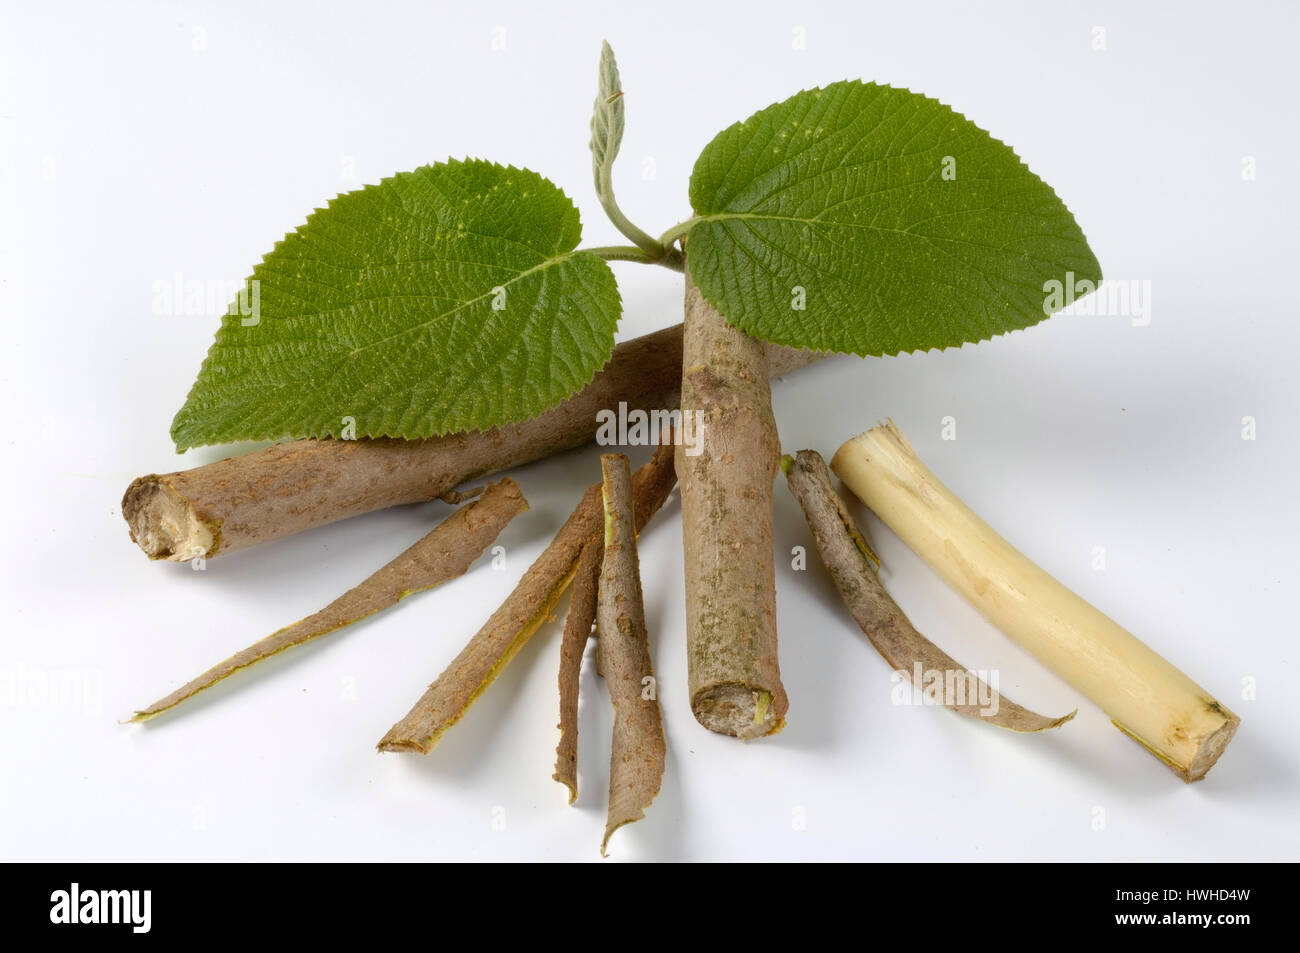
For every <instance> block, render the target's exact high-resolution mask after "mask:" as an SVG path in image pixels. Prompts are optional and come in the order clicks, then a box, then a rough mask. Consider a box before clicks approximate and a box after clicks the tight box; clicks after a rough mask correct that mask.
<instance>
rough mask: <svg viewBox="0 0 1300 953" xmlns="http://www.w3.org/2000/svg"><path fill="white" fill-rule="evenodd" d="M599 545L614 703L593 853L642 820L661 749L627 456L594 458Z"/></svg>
mask: <svg viewBox="0 0 1300 953" xmlns="http://www.w3.org/2000/svg"><path fill="white" fill-rule="evenodd" d="M600 465H601V474H602V476H603V484H602V497H603V500H604V510H605V545H604V555H603V559H602V562H601V570H600V587H599V592H598V597H597V607H596V619H597V625H598V627H599V632H600V651H601V657H602V659H603V665H604V668H605V685H606V687H607V688H608V689H609V698H610V701H611V702H612V703H613V706H614V730H613V739H612V741H611V744H610V756H609V810H608V814H607V818H606V823H605V837H604V839H603V840H602V841H601V844H600V852H601V855H602V856H604V854H605V849H606V847H608V845H609V839H610V837H612V836H613V834H614V832H615V831H616V830H618V829H619V828H620V827H623V826H624V825H626V824H631V823H632V822H634V821H639V820H641V818H643V817H645V810H646V808H647V807H649V806H650V803H651V802H652V801H653V800H654V799H655V796H656V795H658V793H659V788H660V785H661V784H662V783H663V774H664V764H665V761H666V747H665V743H664V730H663V720H662V717H661V715H660V712H659V700H658V691H657V686H656V684H655V677H654V667H653V665H652V664H651V661H650V636H649V633H648V632H647V630H646V624H645V602H644V599H643V597H642V592H641V569H640V563H639V560H638V557H637V548H636V524H635V517H634V515H633V512H634V502H633V494H632V475H631V471H630V469H629V467H628V461H627V457H625V456H624V455H623V454H605V455H604V456H602V457H601V458H600Z"/></svg>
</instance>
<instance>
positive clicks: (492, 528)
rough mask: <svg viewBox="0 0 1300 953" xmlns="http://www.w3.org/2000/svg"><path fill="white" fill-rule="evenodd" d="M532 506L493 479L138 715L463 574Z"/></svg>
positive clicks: (511, 484)
mask: <svg viewBox="0 0 1300 953" xmlns="http://www.w3.org/2000/svg"><path fill="white" fill-rule="evenodd" d="M526 509H528V503H527V501H526V500H525V499H524V496H523V494H522V493H521V492H520V490H519V484H517V483H515V481H514V480H511V479H509V478H507V479H504V480H501V481H500V482H498V483H493V484H490V485H489V486H488V487H487V488H486V489H485V490H484V491H483V492H482V494H481V495H480V496H479V497H478V498H477V499H475V500H474V501H473V502H471V503H469V504H467V505H465V506H463V507H461V508H460V509H458V510H457V511H456V512H454V513H452V514H451V516H449V517H447V518H446V519H445V520H443V521H442V522H441V523H440V524H438V525H437V526H436V527H434V529H433V530H432V531H430V532H429V533H428V534H427V535H426V536H425V537H424V538H423V539H421V540H420V541H419V542H417V543H416V544H415V545H413V546H411V547H410V548H409V549H407V550H406V551H405V552H403V553H402V554H401V555H400V556H398V557H397V558H396V559H394V560H393V561H392V562H390V563H388V565H386V566H384V567H383V568H382V569H380V570H379V571H378V572H376V573H375V574H374V575H372V576H371V577H370V578H368V579H367V580H366V581H365V582H363V583H361V585H359V586H357V587H356V588H354V589H349V590H348V591H347V592H346V593H344V594H343V595H341V596H339V598H337V599H335V600H334V601H333V602H331V603H330V604H329V605H328V606H326V607H325V608H324V609H322V610H321V611H320V612H317V613H316V614H315V615H311V616H308V617H307V618H305V619H303V620H302V621H301V622H295V623H294V624H293V625H291V626H289V627H287V628H284V629H280V630H279V631H278V632H274V633H272V634H271V635H268V636H267V637H266V638H264V639H262V640H261V641H260V642H256V643H254V644H253V645H250V646H249V647H248V648H246V649H244V650H243V651H241V652H237V653H235V654H234V655H232V656H231V657H230V658H228V659H226V660H225V661H224V662H222V663H221V664H220V665H217V666H214V667H213V668H210V669H208V671H206V672H204V673H203V674H202V675H200V676H199V677H198V678H196V679H194V680H193V681H191V682H188V683H187V684H185V685H183V686H181V687H180V688H178V689H177V690H176V691H174V692H172V693H171V694H170V695H168V696H167V697H166V698H161V699H159V700H158V701H156V702H154V703H153V704H152V705H150V706H149V707H148V708H144V709H141V710H140V711H138V712H136V713H135V717H134V718H133V719H132V720H133V721H145V720H147V719H149V718H153V717H154V716H156V715H159V714H161V713H163V712H165V711H167V710H168V709H170V708H174V707H175V706H176V705H179V704H180V703H181V702H183V701H185V700H186V699H187V698H190V697H192V696H194V695H197V694H198V693H199V692H201V691H203V690H204V689H205V688H209V687H211V686H212V685H215V684H216V683H217V682H219V681H221V680H222V679H223V678H226V677H227V676H228V675H231V674H233V673H235V672H237V671H239V670H240V669H244V668H248V667H249V666H250V665H255V664H256V663H258V662H260V661H262V659H265V658H269V657H270V656H272V655H275V654H277V653H279V652H283V651H284V650H285V649H287V648H291V647H292V646H295V645H301V644H302V643H304V642H308V641H310V640H311V639H314V638H316V637H318V636H321V635H325V634H327V633H329V632H333V631H335V630H336V629H341V628H343V627H344V626H346V625H350V624H351V623H353V622H356V621H357V620H358V619H364V618H365V617H366V616H368V615H372V614H374V613H376V612H378V611H380V610H381V609H387V608H388V607H389V606H391V605H395V604H396V603H397V602H398V601H399V600H401V599H403V598H405V597H406V596H408V595H410V594H411V593H413V592H420V591H422V590H424V589H430V588H432V587H433V586H436V585H439V584H440V583H444V582H446V581H447V580H449V579H454V578H456V577H457V576H459V575H462V574H463V573H464V572H465V571H466V570H467V569H469V567H470V564H471V563H472V562H474V560H475V559H477V558H478V557H479V556H480V555H482V553H483V552H484V550H486V549H487V548H488V546H490V545H491V544H492V541H493V540H495V539H496V538H497V536H498V535H499V534H500V532H501V530H503V529H504V528H505V527H506V524H507V523H509V522H510V521H511V520H512V519H514V518H515V517H516V516H518V515H519V514H520V513H522V512H523V511H524V510H526Z"/></svg>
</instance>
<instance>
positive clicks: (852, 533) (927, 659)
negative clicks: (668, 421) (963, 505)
mask: <svg viewBox="0 0 1300 953" xmlns="http://www.w3.org/2000/svg"><path fill="white" fill-rule="evenodd" d="M781 471H782V472H783V473H784V474H785V477H786V483H787V485H788V486H789V487H790V492H791V493H793V494H794V497H795V499H797V500H798V501H799V505H800V506H801V507H803V512H804V516H805V518H806V519H807V520H808V528H809V529H811V530H812V533H813V539H814V540H815V541H816V543H817V552H818V553H820V554H821V558H822V562H823V563H825V564H826V568H827V570H828V571H829V572H830V574H831V578H832V579H833V580H834V581H835V587H836V588H837V589H839V592H840V597H841V598H842V599H843V600H844V604H845V605H846V606H848V608H849V612H850V613H851V614H852V615H853V618H854V619H855V620H856V621H857V623H858V625H859V626H860V627H861V629H862V631H863V633H864V634H865V635H866V636H867V639H868V640H870V642H871V644H872V645H873V646H875V647H876V651H878V652H879V653H880V654H881V655H882V656H884V658H885V661H887V662H888V663H889V664H890V665H891V666H892V667H893V669H894V671H895V672H899V673H901V674H903V675H904V676H906V677H907V679H908V680H909V681H911V682H912V684H913V685H916V687H917V688H918V689H922V690H924V691H926V692H927V693H929V695H930V697H931V698H932V699H934V701H935V702H936V703H938V704H942V705H944V706H945V707H947V708H951V709H952V710H953V711H955V712H957V714H959V715H966V716H967V717H969V718H975V719H977V720H979V721H986V722H988V723H989V724H991V725H997V726H999V727H1001V728H1010V729H1011V730H1012V731H1042V730H1043V729H1045V728H1055V727H1057V726H1059V725H1063V724H1064V723H1065V722H1067V721H1069V720H1070V719H1071V718H1073V717H1074V716H1075V714H1076V712H1070V713H1069V714H1068V715H1066V716H1064V717H1063V718H1048V717H1046V716H1044V715H1040V714H1038V713H1036V712H1032V711H1030V710H1029V709H1027V708H1022V707H1021V706H1020V705H1017V704H1016V703H1015V702H1013V701H1012V700H1011V699H1009V698H1006V697H1004V696H1002V695H999V694H998V692H996V691H995V690H994V689H993V688H991V687H989V686H988V685H987V684H985V682H984V681H983V680H982V679H980V678H979V677H978V676H977V675H976V674H975V673H974V672H971V671H969V670H968V669H966V668H965V667H964V666H963V665H961V664H960V663H959V662H957V661H956V660H955V659H953V658H952V657H951V656H950V655H948V654H947V653H945V652H944V651H943V650H942V649H940V648H939V647H938V646H937V645H935V644H934V643H933V642H931V641H930V640H929V639H927V638H926V637H925V636H923V635H922V634H921V633H920V632H918V631H916V628H915V627H914V626H913V625H912V623H911V621H910V620H909V619H908V618H907V616H906V615H905V614H904V613H903V610H902V609H900V608H899V607H898V603H896V602H894V599H893V597H892V596H890V594H889V593H888V592H886V591H885V587H884V586H883V585H881V583H880V579H879V577H878V576H877V575H876V567H877V565H878V563H879V561H878V560H877V559H876V557H875V554H874V553H872V552H871V547H869V546H868V545H867V541H866V540H865V539H864V538H863V537H862V533H861V531H860V530H859V529H858V526H857V524H856V523H855V522H854V520H853V517H852V516H851V515H850V514H849V511H848V510H847V509H845V507H844V504H843V503H842V502H841V501H840V498H839V497H838V496H837V495H836V493H835V491H834V490H833V489H831V481H830V473H829V471H827V469H826V461H825V460H823V459H822V458H821V454H819V453H817V452H816V451H814V450H800V451H799V453H798V454H796V455H795V456H794V457H789V456H786V457H783V458H782V459H781ZM917 673H921V674H922V684H917V680H916V675H917ZM935 676H937V677H935ZM949 686H952V687H953V688H955V691H953V692H952V693H951V694H950V693H949V691H948V687H949Z"/></svg>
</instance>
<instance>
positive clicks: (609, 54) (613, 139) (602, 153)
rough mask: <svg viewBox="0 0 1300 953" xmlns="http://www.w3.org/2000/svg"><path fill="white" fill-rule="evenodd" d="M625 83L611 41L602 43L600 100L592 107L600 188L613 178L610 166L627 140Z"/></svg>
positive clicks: (595, 167) (594, 158)
mask: <svg viewBox="0 0 1300 953" xmlns="http://www.w3.org/2000/svg"><path fill="white" fill-rule="evenodd" d="M624 109H625V107H624V104H623V87H622V85H621V82H620V80H619V78H618V63H617V62H616V61H615V60H614V51H613V50H612V49H611V48H610V45H609V42H608V41H606V40H602V41H601V44H600V77H599V80H598V85H597V87H596V102H595V105H594V106H593V107H592V110H591V170H592V172H593V174H594V175H595V177H596V191H597V192H600V191H601V187H602V184H604V183H607V182H608V181H609V174H610V169H611V168H613V165H614V160H615V159H616V158H618V150H619V147H620V146H621V145H622V144H623V122H624Z"/></svg>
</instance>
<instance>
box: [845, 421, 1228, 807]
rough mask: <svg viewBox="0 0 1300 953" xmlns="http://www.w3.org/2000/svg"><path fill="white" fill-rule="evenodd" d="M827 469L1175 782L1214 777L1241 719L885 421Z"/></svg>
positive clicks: (849, 445) (849, 446)
mask: <svg viewBox="0 0 1300 953" xmlns="http://www.w3.org/2000/svg"><path fill="white" fill-rule="evenodd" d="M831 469H832V470H834V471H835V473H836V475H838V476H839V478H840V479H841V480H843V481H844V483H845V484H846V485H847V486H848V487H849V489H851V490H852V491H853V492H854V493H855V494H857V496H858V498H859V499H861V500H862V502H864V503H865V504H867V506H869V507H870V508H871V509H872V510H873V511H874V512H875V513H876V515H877V516H879V517H880V518H881V519H882V520H884V521H885V524H886V525H888V526H889V528H890V529H892V530H893V531H894V532H895V533H897V534H898V536H899V538H900V539H902V540H903V542H905V543H907V545H908V546H910V547H912V549H914V550H915V551H916V553H917V555H919V556H920V557H921V558H922V559H924V560H925V561H926V562H927V563H929V565H930V566H931V567H932V568H933V569H934V570H935V571H936V572H938V573H939V575H940V576H942V577H943V578H944V579H945V580H947V582H948V584H949V585H950V586H952V587H953V588H954V589H956V590H957V591H958V592H959V593H961V595H962V596H964V597H965V598H966V600H967V601H968V602H970V603H971V604H972V605H973V606H975V608H977V609H979V610H980V612H981V613H983V614H984V616H985V617H986V618H987V619H988V620H989V621H990V622H992V623H993V624H994V625H996V626H997V627H998V628H999V629H1001V630H1002V631H1003V632H1005V633H1006V634H1007V635H1009V636H1010V637H1011V638H1013V639H1015V640H1016V641H1017V642H1019V643H1020V644H1021V645H1022V646H1024V647H1025V649H1027V650H1028V651H1030V652H1032V653H1033V654H1034V655H1035V656H1037V658H1038V660H1039V661H1041V662H1042V663H1043V664H1044V665H1046V666H1047V667H1048V668H1050V669H1051V670H1052V671H1053V672H1055V673H1056V674H1057V675H1059V676H1060V677H1061V678H1063V679H1064V680H1065V681H1067V682H1069V683H1070V684H1071V685H1072V686H1074V688H1075V689H1076V690H1078V691H1079V692H1081V693H1082V694H1084V695H1086V696H1087V697H1088V698H1090V699H1091V700H1092V701H1093V702H1095V703H1096V704H1097V705H1098V706H1099V707H1100V708H1101V709H1102V711H1104V712H1105V713H1106V714H1107V715H1108V716H1109V717H1110V719H1111V721H1112V722H1113V723H1114V724H1115V727H1117V728H1119V729H1120V730H1121V731H1123V732H1124V733H1125V734H1127V735H1129V736H1130V737H1132V738H1134V739H1135V740H1136V741H1137V742H1138V743H1139V744H1141V745H1142V746H1143V747H1145V748H1146V749H1147V750H1148V751H1150V752H1151V753H1152V754H1154V755H1155V756H1156V757H1157V758H1159V759H1160V760H1161V761H1163V762H1164V763H1165V764H1166V765H1168V766H1169V767H1170V768H1171V769H1172V770H1173V771H1174V773H1175V774H1177V775H1178V776H1179V777H1180V778H1182V779H1183V780H1184V781H1197V780H1200V779H1201V778H1203V777H1204V776H1205V773H1206V772H1207V771H1209V770H1210V768H1211V767H1213V766H1214V763H1215V762H1216V761H1217V760H1218V758H1219V755H1221V754H1222V753H1223V750H1224V749H1225V748H1226V747H1227V745H1228V742H1229V741H1231V740H1232V737H1233V735H1234V734H1235V733H1236V731H1237V726H1238V725H1239V724H1240V722H1241V719H1239V718H1238V717H1237V716H1236V715H1234V714H1233V713H1232V712H1231V711H1229V710H1228V709H1227V708H1226V707H1224V706H1223V705H1222V704H1220V703H1219V702H1218V701H1217V700H1216V699H1215V697H1214V696H1213V695H1211V694H1210V693H1209V692H1207V691H1206V690H1205V689H1204V688H1202V687H1200V686H1199V685H1197V684H1196V683H1195V682H1193V681H1192V680H1191V679H1190V678H1188V677H1187V676H1186V675H1185V674H1183V673H1182V672H1181V671H1179V670H1178V669H1177V668H1175V667H1174V666H1173V665H1171V664H1170V663H1169V662H1167V661H1165V659H1163V658H1161V657H1160V656H1159V655H1158V654H1156V653H1155V652H1154V651H1152V649H1151V648H1150V647H1149V646H1147V645H1145V644H1144V643H1142V642H1140V641H1139V640H1138V639H1137V638H1136V637H1134V636H1133V635H1132V634H1131V633H1129V632H1128V631H1126V630H1125V629H1123V628H1121V627H1120V626H1119V625H1117V624H1116V623H1115V622H1114V621H1112V620H1111V619H1110V618H1108V617H1107V616H1105V615H1103V614H1102V613H1101V612H1099V611H1098V610H1097V609H1095V608H1094V607H1093V606H1091V605H1089V604H1088V603H1087V602H1085V601H1084V600H1083V599H1081V598H1079V597H1078V596H1077V595H1075V594H1074V593H1073V592H1071V591H1070V590H1069V589H1067V588H1066V587H1065V586H1063V585H1061V583H1060V582H1058V581H1057V580H1056V579H1054V578H1052V577H1051V576H1049V575H1048V574H1047V573H1045V572H1044V571H1043V570H1042V569H1040V568H1039V567H1038V566H1036V565H1034V564H1033V563H1032V562H1030V561H1029V559H1028V558H1026V557H1025V555H1024V554H1023V553H1021V552H1020V551H1019V550H1017V549H1015V548H1014V547H1013V546H1012V545H1011V544H1010V543H1008V542H1007V541H1006V540H1005V539H1003V538H1002V537H1001V536H999V535H998V534H997V533H996V532H994V530H993V528H992V527H990V526H989V525H988V524H987V523H985V522H984V521H983V520H982V519H980V518H979V517H978V516H977V515H975V513H973V512H972V511H971V510H970V509H969V508H968V507H967V506H966V505H965V504H964V503H962V501H961V500H960V499H958V498H957V496H956V495H955V494H954V493H953V492H952V491H951V490H950V489H948V488H947V487H946V486H944V485H943V484H942V483H941V482H939V479H938V477H936V476H935V475H934V474H933V473H931V472H930V470H929V468H927V467H926V465H925V464H924V463H923V462H922V461H921V458H920V457H919V456H918V455H917V453H916V451H915V450H913V449H912V446H911V444H910V443H908V441H907V438H906V437H904V436H903V433H902V431H900V430H899V429H898V428H897V427H895V426H894V424H893V422H892V421H891V422H887V423H886V424H884V425H882V426H879V427H875V428H873V429H872V430H868V431H867V432H866V433H863V434H859V435H858V436H857V437H854V438H853V439H852V440H850V441H848V442H847V443H845V444H844V445H843V446H842V447H840V449H839V451H838V452H837V453H836V454H835V457H834V459H832V460H831Z"/></svg>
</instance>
